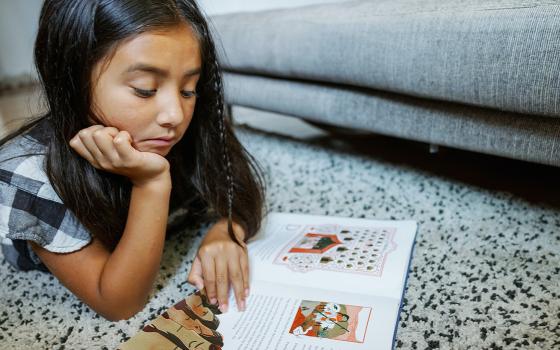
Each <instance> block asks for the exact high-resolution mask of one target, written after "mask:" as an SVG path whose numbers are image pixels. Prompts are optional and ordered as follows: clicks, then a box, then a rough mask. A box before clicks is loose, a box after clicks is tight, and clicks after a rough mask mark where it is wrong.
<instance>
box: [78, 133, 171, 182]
mask: <svg viewBox="0 0 560 350" xmlns="http://www.w3.org/2000/svg"><path fill="white" fill-rule="evenodd" d="M69 144H70V147H72V148H73V149H74V150H75V151H76V152H77V153H78V154H79V155H81V156H82V157H84V158H85V159H86V160H87V161H88V162H90V163H91V165H93V167H94V168H96V169H100V170H105V171H107V172H110V173H115V174H118V175H123V176H126V177H128V178H129V179H130V180H131V181H132V183H133V185H135V186H141V185H143V184H145V183H147V182H150V181H153V180H157V179H158V178H160V177H161V176H165V175H166V174H168V173H169V169H170V165H169V162H168V161H167V159H165V157H162V156H161V155H159V154H156V153H152V152H140V151H138V150H136V149H135V148H134V147H133V146H132V137H131V136H130V134H129V133H128V132H127V131H119V130H118V129H117V128H114V127H106V126H103V125H93V126H90V127H88V128H85V129H82V130H80V131H79V132H78V133H77V134H76V135H75V136H74V137H73V138H72V139H71V140H70V142H69Z"/></svg>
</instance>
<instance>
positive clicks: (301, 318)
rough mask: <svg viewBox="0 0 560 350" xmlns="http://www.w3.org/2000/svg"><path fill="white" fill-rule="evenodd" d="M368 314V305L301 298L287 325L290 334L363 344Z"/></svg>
mask: <svg viewBox="0 0 560 350" xmlns="http://www.w3.org/2000/svg"><path fill="white" fill-rule="evenodd" d="M370 317H371V308H370V307H362V306H353V305H345V304H337V303H332V302H319V301H309V300H303V301H302V302H301V305H300V306H299V308H298V310H297V312H296V315H295V317H294V321H293V322H292V326H291V327H290V333H291V334H293V335H296V336H306V337H316V338H327V339H332V340H339V341H349V342H354V343H363V342H364V339H365V334H366V330H367V326H368V324H369V320H370Z"/></svg>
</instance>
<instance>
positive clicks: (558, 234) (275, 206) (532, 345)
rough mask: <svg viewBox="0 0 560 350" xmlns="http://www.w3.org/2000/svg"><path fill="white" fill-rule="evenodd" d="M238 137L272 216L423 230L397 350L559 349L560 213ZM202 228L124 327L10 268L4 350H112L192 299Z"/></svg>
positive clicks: (0, 324) (382, 162)
mask: <svg viewBox="0 0 560 350" xmlns="http://www.w3.org/2000/svg"><path fill="white" fill-rule="evenodd" d="M238 134H239V136H240V138H241V139H242V141H243V143H244V144H245V145H246V147H247V148H248V149H249V150H250V151H251V152H252V153H253V154H254V155H255V156H256V158H257V159H258V160H259V161H260V162H261V164H262V165H263V168H264V169H265V170H266V173H267V177H268V179H267V181H268V203H269V208H270V209H271V210H274V211H285V212H301V213H310V214H321V215H338V216H350V217H368V218H377V219H413V220H417V221H418V223H419V232H418V236H417V238H418V240H417V245H416V248H415V251H414V256H413V260H412V265H411V271H410V276H409V280H408V286H407V290H406V292H405V300H404V306H403V310H402V312H401V320H400V323H399V328H398V333H397V344H396V347H397V348H402V349H435V348H441V349H554V348H556V349H558V348H560V325H559V320H560V298H559V294H560V284H559V283H560V282H559V275H560V255H559V254H560V207H559V206H556V205H551V204H547V203H535V202H533V201H529V200H526V199H525V198H524V197H522V196H518V195H516V194H512V193H509V192H506V191H494V190H492V189H488V188H485V187H478V186H476V185H472V184H469V183H465V182H464V181H461V180H458V179H456V178H452V177H451V178H449V177H446V176H441V174H439V173H438V172H432V171H426V170H425V168H422V167H420V168H418V167H415V166H411V165H410V164H409V163H406V162H401V161H388V160H387V159H386V158H383V157H370V156H368V155H365V154H363V153H353V152H349V151H347V150H343V149H333V148H329V147H322V146H321V145H319V144H317V143H313V142H302V141H297V140H292V139H287V138H283V137H278V136H274V135H270V134H264V133H261V132H257V131H254V130H251V129H247V128H240V129H238ZM380 152H383V150H380ZM504 176H507V175H506V174H504ZM204 228H205V227H201V228H198V230H197V229H194V230H191V231H188V232H186V233H185V234H184V235H182V236H180V237H177V238H174V239H172V240H171V241H170V242H169V243H168V244H167V246H166V249H165V257H164V260H163V268H162V270H161V273H160V275H159V277H158V280H157V283H156V288H155V289H154V293H153V296H152V298H151V301H150V302H149V304H148V305H147V306H146V308H145V309H144V310H143V311H142V312H141V313H139V314H138V315H136V316H135V317H134V318H132V319H130V320H127V321H120V322H117V323H111V322H108V321H106V320H104V319H102V318H101V317H99V316H97V315H95V314H94V313H93V312H92V311H91V310H90V309H89V308H88V307H87V306H85V305H84V304H82V303H81V302H80V301H79V300H77V299H76V298H75V297H74V296H73V295H72V294H70V293H68V292H67V291H66V290H65V289H64V288H63V287H61V286H60V285H59V283H58V282H57V280H56V279H54V278H53V277H50V276H49V275H46V274H42V273H39V272H28V273H21V272H19V273H16V272H15V271H14V270H12V269H11V267H10V266H8V264H7V263H5V262H2V263H1V264H0V279H1V281H2V282H1V283H0V349H102V348H107V349H114V348H115V347H116V346H117V345H118V344H119V343H120V342H122V341H124V340H126V339H127V338H128V337H129V336H131V335H133V334H134V333H136V332H137V331H138V330H139V329H140V328H141V326H142V325H143V324H144V323H145V322H146V321H148V320H150V319H152V318H154V317H155V316H156V315H158V314H159V313H161V312H162V311H163V310H165V309H166V308H167V307H169V306H170V305H172V304H173V303H174V302H176V301H177V300H179V299H180V298H181V297H182V296H184V295H185V293H188V292H190V291H192V289H191V287H190V286H189V285H188V284H187V283H186V282H185V279H186V276H187V272H188V269H189V266H190V263H191V261H192V258H193V255H194V253H195V251H196V247H197V245H198V244H199V242H200V236H201V233H202V231H204ZM263 350H265V349H263Z"/></svg>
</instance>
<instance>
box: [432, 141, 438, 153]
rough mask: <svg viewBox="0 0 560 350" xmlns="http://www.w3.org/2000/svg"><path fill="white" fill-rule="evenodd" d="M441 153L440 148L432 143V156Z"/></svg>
mask: <svg viewBox="0 0 560 350" xmlns="http://www.w3.org/2000/svg"><path fill="white" fill-rule="evenodd" d="M436 153H439V146H438V145H436V144H433V143H430V154H436Z"/></svg>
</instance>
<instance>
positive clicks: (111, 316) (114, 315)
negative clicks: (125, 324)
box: [99, 308, 142, 322]
mask: <svg viewBox="0 0 560 350" xmlns="http://www.w3.org/2000/svg"><path fill="white" fill-rule="evenodd" d="M141 310H142V308H138V309H135V310H118V311H111V312H102V313H101V312H99V315H100V316H102V317H103V318H105V319H106V320H107V321H110V322H118V321H124V320H128V319H129V318H132V317H133V316H135V315H136V314H137V313H138V312H140V311H141Z"/></svg>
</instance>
